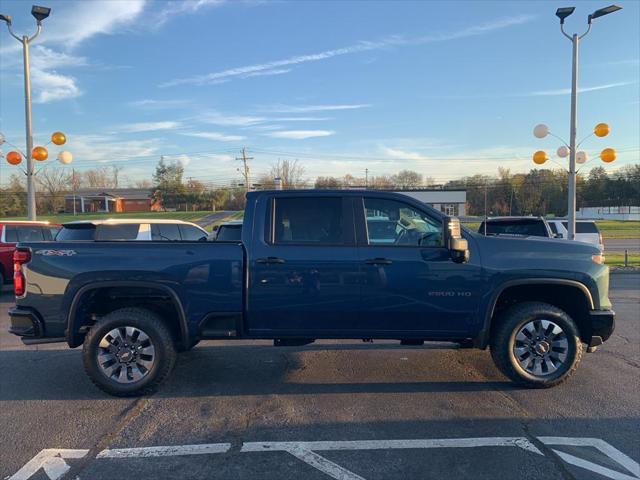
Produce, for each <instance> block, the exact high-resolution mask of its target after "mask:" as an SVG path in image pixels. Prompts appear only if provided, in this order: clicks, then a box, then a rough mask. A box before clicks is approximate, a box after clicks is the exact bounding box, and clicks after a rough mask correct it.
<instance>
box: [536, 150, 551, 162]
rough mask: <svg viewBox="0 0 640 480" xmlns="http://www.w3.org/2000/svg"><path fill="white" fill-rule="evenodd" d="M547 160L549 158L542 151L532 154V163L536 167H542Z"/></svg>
mask: <svg viewBox="0 0 640 480" xmlns="http://www.w3.org/2000/svg"><path fill="white" fill-rule="evenodd" d="M547 160H549V156H548V155H547V152H545V151H544V150H538V151H537V152H536V153H534V154H533V163H535V164H537V165H542V164H543V163H544V162H546V161H547Z"/></svg>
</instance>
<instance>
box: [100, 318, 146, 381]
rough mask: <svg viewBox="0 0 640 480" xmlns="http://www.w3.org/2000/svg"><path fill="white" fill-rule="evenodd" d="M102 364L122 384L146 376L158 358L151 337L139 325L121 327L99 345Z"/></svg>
mask: <svg viewBox="0 0 640 480" xmlns="http://www.w3.org/2000/svg"><path fill="white" fill-rule="evenodd" d="M97 356H98V366H99V367H100V369H101V370H102V373H104V375H105V376H106V377H107V378H110V379H111V380H115V381H116V382H118V383H132V382H137V381H138V380H141V379H143V378H144V377H145V376H146V375H147V374H148V373H149V371H150V370H151V368H152V367H153V364H154V362H155V359H156V355H155V347H154V346H153V342H152V341H151V339H150V338H149V336H148V335H147V334H146V333H144V332H143V331H142V330H140V329H139V328H136V327H118V328H114V329H113V330H111V331H110V332H109V333H107V334H106V335H105V336H104V337H102V340H100V343H99V344H98V352H97Z"/></svg>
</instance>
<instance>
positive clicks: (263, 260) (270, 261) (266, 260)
mask: <svg viewBox="0 0 640 480" xmlns="http://www.w3.org/2000/svg"><path fill="white" fill-rule="evenodd" d="M256 263H268V264H274V263H285V262H284V258H278V257H267V258H258V259H257V260H256Z"/></svg>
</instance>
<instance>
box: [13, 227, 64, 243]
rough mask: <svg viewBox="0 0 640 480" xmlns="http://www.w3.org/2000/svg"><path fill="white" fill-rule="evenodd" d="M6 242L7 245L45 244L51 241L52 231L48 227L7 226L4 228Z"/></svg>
mask: <svg viewBox="0 0 640 480" xmlns="http://www.w3.org/2000/svg"><path fill="white" fill-rule="evenodd" d="M4 228H5V229H6V232H5V235H4V236H5V241H6V242H7V243H18V242H44V241H51V240H53V237H52V236H51V230H50V227H48V226H41V227H40V226H36V225H7V226H5V227H4Z"/></svg>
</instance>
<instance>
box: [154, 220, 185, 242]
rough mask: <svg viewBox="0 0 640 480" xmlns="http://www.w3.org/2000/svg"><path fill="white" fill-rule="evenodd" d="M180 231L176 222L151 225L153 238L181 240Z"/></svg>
mask: <svg viewBox="0 0 640 480" xmlns="http://www.w3.org/2000/svg"><path fill="white" fill-rule="evenodd" d="M180 239H181V237H180V231H179V230H178V225H176V224H175V223H154V224H152V225H151V240H164V241H171V242H175V241H179V240H180Z"/></svg>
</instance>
